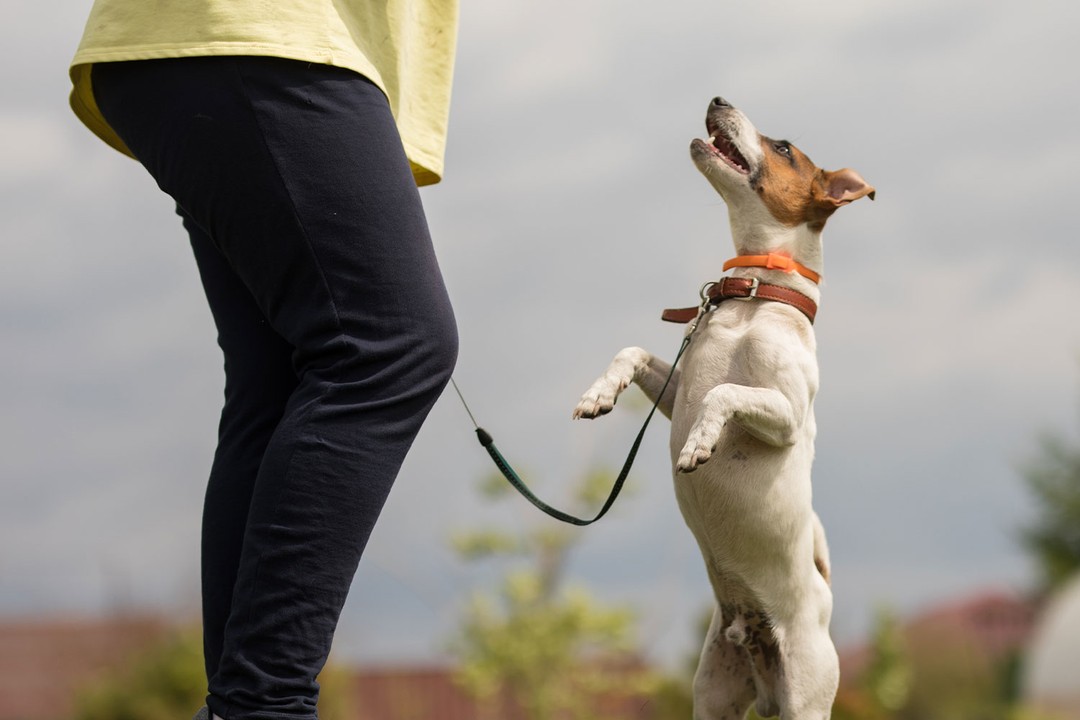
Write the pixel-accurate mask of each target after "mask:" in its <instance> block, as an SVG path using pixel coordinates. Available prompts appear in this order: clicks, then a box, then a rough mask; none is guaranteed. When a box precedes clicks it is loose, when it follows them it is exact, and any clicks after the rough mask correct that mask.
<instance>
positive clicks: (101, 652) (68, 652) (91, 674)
mask: <svg viewBox="0 0 1080 720" xmlns="http://www.w3.org/2000/svg"><path fill="white" fill-rule="evenodd" d="M169 629H170V625H169V624H168V623H167V622H166V620H165V619H164V618H161V617H147V616H123V617H114V618H105V619H92V620H91V619H75V618H70V619H62V620H57V619H53V620H36V619H35V620H23V621H20V620H8V621H5V622H0V720H64V719H65V718H69V717H71V713H72V710H73V708H74V702H75V697H76V695H77V694H78V693H79V691H80V690H81V689H83V688H85V687H87V686H88V685H90V684H92V683H93V682H94V680H95V679H97V678H100V677H102V676H103V675H106V674H108V673H110V672H113V671H116V670H118V669H119V668H122V667H124V666H125V665H127V664H128V663H130V662H131V661H132V660H133V659H134V658H135V657H137V656H138V655H139V654H141V653H142V652H143V651H145V650H146V648H148V647H150V646H151V645H153V644H154V643H156V642H159V641H160V640H161V639H162V638H164V637H165V636H166V635H167V634H168V632H169Z"/></svg>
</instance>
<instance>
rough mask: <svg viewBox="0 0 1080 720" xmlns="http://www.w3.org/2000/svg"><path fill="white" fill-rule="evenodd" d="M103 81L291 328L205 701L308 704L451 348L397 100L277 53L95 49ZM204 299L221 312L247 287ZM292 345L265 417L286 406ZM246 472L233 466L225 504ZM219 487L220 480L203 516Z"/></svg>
mask: <svg viewBox="0 0 1080 720" xmlns="http://www.w3.org/2000/svg"><path fill="white" fill-rule="evenodd" d="M94 82H95V85H96V87H97V93H98V101H99V104H100V105H101V108H102V111H103V113H104V114H105V116H106V118H108V119H109V122H110V124H112V125H113V127H114V128H115V129H116V130H117V132H118V133H119V134H120V136H121V137H122V138H124V140H125V142H126V143H127V144H128V146H129V147H130V148H131V149H132V151H133V152H134V153H135V155H136V156H137V157H138V158H139V159H140V161H141V162H142V163H143V164H144V165H145V166H146V167H147V169H148V170H149V171H150V173H151V174H152V175H153V176H154V178H155V179H156V180H157V182H158V184H159V185H160V186H161V187H162V189H164V190H165V191H166V192H168V193H169V194H170V195H172V196H173V197H174V198H175V199H176V200H177V203H178V205H179V206H180V207H181V208H183V210H184V212H185V213H186V214H187V215H189V216H190V218H191V221H190V222H193V223H195V224H196V226H197V227H198V228H200V229H202V230H204V231H205V233H206V236H207V237H208V238H209V239H210V240H211V242H212V243H213V245H214V247H215V248H216V249H217V250H218V251H219V252H220V257H221V258H222V259H223V260H224V263H225V264H226V265H227V267H228V268H230V269H231V270H232V271H233V272H234V273H235V276H236V278H237V279H238V280H239V281H240V282H242V283H243V285H244V287H246V289H247V291H248V292H249V294H250V297H251V298H252V299H253V301H254V304H255V306H256V307H257V308H258V309H259V311H260V312H261V315H262V317H263V318H264V319H265V321H266V323H267V324H268V326H269V328H270V329H272V331H273V333H275V334H276V335H278V336H279V337H280V339H281V343H282V344H283V345H285V346H288V347H289V348H291V351H292V358H291V360H292V363H291V371H292V373H293V375H294V377H295V380H296V385H295V387H294V388H293V390H292V392H291V394H289V396H288V399H287V401H286V402H285V403H284V406H283V407H281V408H280V409H281V410H282V414H281V419H280V421H279V422H278V423H277V424H276V427H275V428H274V430H273V432H272V434H271V436H270V438H269V442H268V444H267V446H266V450H265V452H264V453H263V455H262V457H261V461H260V463H259V467H258V471H257V475H256V477H255V479H254V482H253V484H252V485H251V501H250V506H249V510H248V517H247V521H246V525H245V526H244V535H243V543H242V550H241V553H240V556H239V560H238V563H237V564H236V567H237V574H236V582H235V585H234V587H233V588H232V591H231V592H232V603H231V609H230V612H229V615H228V620H227V623H226V625H225V628H224V634H223V636H222V648H221V656H220V662H219V663H218V664H217V666H216V668H214V667H213V658H210V657H208V658H207V664H208V668H210V670H211V672H212V673H213V675H212V677H210V678H209V683H210V697H209V705H210V707H211V709H212V710H213V711H214V713H215V714H217V715H220V716H222V717H225V718H228V719H229V720H233V719H237V718H272V717H313V716H314V713H315V710H314V703H315V699H316V697H317V685H316V684H315V675H316V674H317V673H318V671H319V670H320V669H321V667H322V665H323V663H324V662H325V660H326V656H327V654H328V652H329V649H330V642H331V639H332V637H333V633H334V629H335V627H336V623H337V619H338V615H339V613H340V611H341V606H342V604H343V603H344V601H345V596H346V593H347V591H348V587H349V584H350V582H351V579H352V576H353V573H354V572H355V569H356V565H357V562H358V561H359V558H360V555H361V553H362V551H363V547H364V544H365V543H366V541H367V538H368V536H369V534H370V532H371V530H372V527H373V525H374V523H375V520H376V518H377V516H378V514H379V512H380V510H381V508H382V505H383V502H384V501H385V499H386V495H387V493H388V492H389V489H390V486H391V484H392V483H393V480H394V477H395V476H396V474H397V471H398V469H399V467H400V464H401V462H402V460H403V458H404V455H405V453H406V452H407V450H408V447H409V445H410V444H411V442H412V440H413V438H414V437H415V435H416V433H417V431H418V430H419V427H420V425H421V423H422V422H423V420H424V418H425V417H426V415H427V413H428V411H429V410H430V408H431V406H432V404H434V402H435V400H436V398H437V397H438V396H439V394H440V393H441V391H442V389H443V387H444V385H445V384H446V382H447V381H448V379H449V375H450V372H451V370H452V367H453V363H454V359H455V357H456V350H457V336H456V330H455V327H454V323H453V317H452V313H451V310H450V306H449V302H448V299H447V296H446V292H445V289H444V287H443V284H442V280H441V276H440V273H439V269H438V265H437V263H436V260H435V256H434V252H433V250H432V247H431V242H430V238H429V236H428V231H427V225H426V221H425V219H424V215H423V210H422V207H421V205H420V200H419V194H418V192H417V190H416V186H415V184H414V182H413V179H412V176H411V173H410V171H409V166H408V162H407V160H406V159H405V156H404V153H403V151H402V149H401V143H400V140H399V138H398V136H397V132H396V129H395V126H394V124H393V118H392V117H391V115H390V111H389V106H388V103H387V102H386V99H385V97H384V96H383V95H382V93H381V92H380V91H379V90H378V89H377V88H375V87H374V86H373V85H372V84H370V83H369V82H368V81H366V80H364V79H363V78H361V77H359V76H357V75H355V74H353V73H350V72H348V71H343V70H337V69H334V68H327V67H324V66H311V65H308V64H306V63H297V62H291V61H285V60H276V59H272V58H193V59H185V60H176V61H148V62H138V63H124V64H116V65H112V66H99V67H98V68H96V69H95V77H94ZM203 265H204V263H203V262H200V267H202V266H203ZM204 272H205V270H204ZM209 295H210V292H209V291H208V296H209ZM211 303H212V304H219V305H224V306H225V307H224V308H221V307H218V308H215V310H214V314H215V318H217V319H218V323H219V331H222V332H224V330H222V325H223V323H222V321H221V319H220V316H226V315H230V313H232V312H233V307H234V301H232V300H222V301H220V302H219V301H215V300H214V299H213V298H211ZM225 324H227V323H225ZM256 334H257V335H258V333H256ZM263 339H264V340H265V336H263ZM228 342H229V341H224V340H223V342H222V344H223V347H225V345H226V344H228ZM271 344H273V343H271ZM240 345H241V346H243V341H241V342H240ZM280 350H281V346H279V348H278V350H276V351H272V352H270V353H269V355H270V356H271V358H269V359H268V361H267V362H268V367H267V368H266V369H265V370H264V375H265V376H268V377H271V378H275V379H274V380H271V381H268V382H269V384H270V385H271V386H273V387H274V388H275V390H273V391H271V392H269V393H268V398H267V402H266V406H265V408H264V409H263V414H259V413H255V415H256V416H258V417H262V418H265V417H268V416H269V415H270V414H272V412H276V410H273V411H271V410H270V409H269V408H270V407H271V406H275V405H276V406H278V407H280V401H281V395H280V392H279V391H280V389H281V384H282V382H283V380H282V375H283V372H282V369H281V367H280V356H281V355H280ZM245 351H246V348H244V349H243V350H241V351H240V354H242V355H245V357H246V358H247V361H250V360H251V359H253V358H254V357H256V356H257V355H258V353H257V352H254V353H253V352H245ZM226 352H227V354H228V352H229V351H228V350H226ZM227 362H228V361H227ZM230 377H232V376H231V375H230ZM237 382H242V381H241V380H239V379H238V380H237ZM249 387H250V388H252V389H253V386H249ZM242 415H243V414H241V416H242ZM238 417H240V416H238ZM225 419H226V418H225V417H224V416H223V430H224V423H225ZM236 422H237V423H239V424H240V425H241V426H242V425H243V423H244V422H245V421H244V420H242V419H237V420H236ZM241 429H245V430H250V428H241ZM251 432H252V433H254V434H257V431H251ZM238 434H240V435H243V433H242V432H239V433H238ZM225 436H226V433H224V432H223V435H222V437H223V439H224V438H225ZM260 442H261V441H260ZM240 444H241V445H243V444H244V443H242V442H241V443H240ZM256 444H257V443H254V444H252V445H251V447H254V446H255V445H256ZM250 452H251V451H250V450H248V451H240V452H238V455H239V456H243V457H245V458H247V459H246V460H243V461H233V460H229V461H228V462H226V461H225V460H223V461H222V472H223V473H226V474H228V473H229V472H231V471H230V470H226V469H225V467H226V466H228V467H233V466H236V467H239V466H242V465H244V463H245V462H249V461H250ZM225 454H227V453H225V451H222V450H220V449H219V455H221V456H224V455H225ZM234 463H235V465H234ZM236 472H237V476H238V477H239V476H242V475H243V473H244V471H242V470H237V471H236ZM230 482H235V483H236V484H235V485H234V486H230V485H229V483H230ZM244 482H250V480H248V481H245V480H243V479H237V478H228V479H225V480H223V481H222V484H221V487H223V488H226V487H227V488H229V489H228V490H223V491H222V493H223V495H224V496H225V497H226V498H227V499H226V500H222V501H221V503H222V507H226V508H228V506H234V505H236V504H237V502H236V499H235V497H232V494H233V492H234V491H235V492H240V493H241V494H242V492H243V491H241V490H239V488H242V486H243V483H244ZM212 491H213V492H217V491H216V490H214V489H213V488H212ZM212 504H213V505H215V510H213V511H211V510H210V505H212ZM217 504H218V500H216V499H215V498H214V496H213V493H208V498H207V505H208V510H207V518H208V523H209V524H212V522H211V521H210V516H211V514H212V513H216V512H218V508H217V507H216V506H217ZM239 504H242V503H239ZM221 512H222V513H223V514H224V515H227V516H228V517H229V519H228V520H227V521H226V524H230V523H232V522H233V516H232V514H233V513H234V512H236V510H235V509H232V508H228V509H224V510H222V511H221ZM214 536H215V533H214V532H213V530H212V528H211V529H210V532H209V537H210V538H211V539H212V538H213V537H214ZM224 544H225V545H226V546H228V545H229V542H225V543H224ZM216 552H217V551H216V549H212V548H207V549H206V550H205V551H204V554H205V555H214V553H216ZM216 559H217V558H215V560H216ZM212 562H213V561H212ZM221 562H222V564H223V565H224V566H228V565H230V563H231V561H229V560H228V559H227V558H224V557H223V558H222V559H221ZM217 574H218V572H217V571H214V572H210V573H208V578H210V577H214V576H216V575H217ZM222 574H223V575H227V574H228V573H227V572H223V573H222ZM207 592H208V594H210V595H213V594H215V593H221V594H222V597H224V596H225V594H227V591H223V590H213V589H207ZM219 601H220V599H219ZM212 604H213V603H212ZM212 644H213V643H208V647H211V646H212ZM210 652H211V653H212V652H214V651H213V649H212V647H211V650H210Z"/></svg>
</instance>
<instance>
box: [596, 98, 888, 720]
mask: <svg viewBox="0 0 1080 720" xmlns="http://www.w3.org/2000/svg"><path fill="white" fill-rule="evenodd" d="M705 126H706V129H707V131H708V134H709V139H708V140H700V139H699V140H694V141H693V142H692V143H691V145H690V154H691V156H692V157H693V159H694V163H695V164H696V165H697V167H698V169H699V170H700V171H701V172H702V174H704V175H705V177H706V178H707V179H708V180H709V182H710V183H711V184H712V185H713V187H714V188H716V190H717V192H719V193H720V195H721V197H723V198H724V201H725V202H726V203H727V205H728V211H729V216H730V221H731V230H732V235H733V238H734V241H735V250H736V252H737V257H736V258H734V259H732V260H730V261H728V263H726V264H725V266H724V269H725V270H727V269H728V268H731V267H734V268H735V269H734V271H733V273H732V275H731V276H729V277H726V278H724V279H723V280H722V281H720V282H717V283H713V284H712V285H711V286H710V287H709V289H708V291H707V294H706V297H705V302H704V303H703V308H704V310H703V311H701V312H702V313H703V314H700V315H699V313H698V312H696V311H697V309H696V308H695V309H693V310H691V311H690V312H689V314H686V311H672V312H669V313H668V314H667V319H673V320H683V321H686V320H691V319H692V318H695V316H696V317H697V319H696V320H695V322H694V325H692V326H691V328H692V329H691V330H690V331H689V332H693V333H694V335H693V342H691V343H690V345H689V346H688V348H687V350H686V353H685V356H684V358H685V359H684V360H683V361H682V362H683V365H682V367H681V368H679V370H678V372H677V373H676V374H675V375H674V376H673V377H672V380H671V384H670V385H669V387H668V390H667V391H666V392H664V397H663V398H661V400H660V404H659V408H660V410H661V412H663V413H664V414H665V415H667V416H668V417H669V418H670V419H671V458H672V464H673V466H674V476H675V492H676V496H677V497H678V501H679V507H680V509H681V510H682V514H683V517H684V518H685V520H686V523H687V525H688V526H689V527H690V529H691V530H692V531H693V533H694V536H695V538H696V539H697V541H698V544H699V545H700V547H701V552H702V555H703V556H704V559H705V565H706V568H707V570H708V574H709V580H710V582H711V584H712V588H713V591H714V592H715V595H716V601H717V606H716V609H715V611H714V613H713V619H712V624H711V626H710V628H709V632H708V635H707V637H706V639H705V646H704V649H703V650H702V653H701V662H700V664H699V666H698V671H697V675H696V677H695V679H694V717H695V718H696V719H697V720H720V719H721V718H724V719H726V720H737V719H738V718H742V717H743V716H744V715H745V714H746V711H747V709H748V708H749V707H750V705H751V704H752V703H754V702H755V701H756V707H757V711H758V713H760V714H761V715H763V716H769V715H775V714H777V713H779V714H780V716H781V718H784V719H785V720H804V719H805V720H811V719H812V720H826V719H827V718H828V717H829V715H830V712H831V708H832V703H833V700H834V699H835V696H836V688H837V682H838V679H839V668H838V664H837V656H836V650H835V648H834V647H833V644H832V640H831V639H830V637H829V618H830V616H831V614H832V593H831V592H830V589H829V560H828V549H827V547H826V544H825V533H824V531H823V530H822V528H821V523H820V521H819V520H818V517H817V515H816V514H815V513H814V510H813V508H812V507H811V492H810V466H811V463H812V461H813V457H814V435H815V432H816V428H815V424H814V411H813V402H814V396H815V394H816V393H817V389H818V368H817V359H816V348H815V340H814V332H813V327H812V322H813V316H814V313H815V312H816V310H817V303H818V302H819V300H820V292H819V289H818V281H819V280H820V274H821V272H822V244H821V231H822V228H823V227H824V226H825V221H826V220H827V219H828V218H829V216H831V215H832V213H833V212H835V211H836V209H837V208H839V207H840V206H842V205H846V204H847V203H850V202H852V201H853V200H857V199H858V198H861V197H864V196H869V197H870V198H871V199H873V197H874V189H873V188H872V187H870V186H869V185H868V184H867V183H866V181H865V180H863V179H862V177H860V176H859V174H858V173H856V172H855V171H853V170H849V169H844V170H838V171H835V172H827V171H824V170H822V169H820V168H818V167H816V166H815V165H814V164H813V163H811V162H810V160H809V158H807V157H806V155H804V154H803V153H802V152H800V151H799V150H798V149H797V148H796V147H795V146H794V145H792V144H791V143H789V142H787V141H784V140H774V139H772V138H768V137H765V136H764V135H762V134H760V133H759V132H758V131H757V129H756V128H755V127H754V126H753V125H752V124H751V123H750V121H749V120H748V119H747V117H746V116H745V115H744V114H743V113H742V112H740V111H739V110H737V109H736V108H734V107H732V105H731V104H730V103H728V102H727V101H725V100H724V99H723V98H716V99H714V100H713V101H712V102H711V103H710V105H709V109H708V113H707V115H706V119H705ZM729 298H730V299H731V300H729ZM734 298H738V299H743V300H746V302H737V301H735V300H734ZM695 328H696V329H695ZM670 369H671V366H670V365H669V364H668V363H666V362H664V361H663V360H660V359H658V358H656V357H654V356H653V355H651V354H649V353H648V352H646V351H645V350H642V349H641V348H627V349H625V350H623V351H622V352H620V353H619V354H618V355H617V356H616V357H615V359H614V361H612V363H611V365H610V366H609V367H608V369H607V371H606V372H604V374H603V375H602V376H601V377H600V378H599V379H598V380H597V381H596V382H595V383H593V385H592V387H590V388H589V390H588V391H587V392H586V393H585V394H584V395H583V396H582V398H581V401H580V403H578V405H577V407H576V408H575V410H574V417H575V418H593V417H597V416H599V415H602V414H604V413H606V412H608V411H610V410H611V409H612V407H613V406H614V404H615V399H616V397H617V396H618V395H619V393H620V392H622V391H623V390H624V389H625V388H626V387H627V386H628V385H629V384H630V383H631V382H635V383H637V384H638V385H639V386H640V387H641V388H642V390H644V392H645V394H646V395H648V396H649V397H650V398H651V399H652V400H653V401H655V400H656V397H657V395H658V394H659V393H660V392H661V388H662V386H663V383H664V380H665V379H666V378H667V376H668V373H669V371H670Z"/></svg>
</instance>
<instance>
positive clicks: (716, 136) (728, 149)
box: [708, 130, 750, 175]
mask: <svg viewBox="0 0 1080 720" xmlns="http://www.w3.org/2000/svg"><path fill="white" fill-rule="evenodd" d="M708 142H709V144H710V145H712V147H713V148H714V149H715V150H716V154H717V155H719V156H720V157H722V158H723V159H724V161H725V162H727V164H728V165H730V166H731V167H732V168H734V169H735V170H737V171H738V172H741V173H742V174H743V175H749V174H750V163H748V162H747V161H746V158H744V157H743V156H742V153H740V152H739V150H738V148H736V147H735V144H734V143H733V142H731V139H730V138H729V137H728V136H727V135H725V134H724V133H723V132H722V131H721V130H715V131H713V132H712V133H711V134H710V136H709V141H708Z"/></svg>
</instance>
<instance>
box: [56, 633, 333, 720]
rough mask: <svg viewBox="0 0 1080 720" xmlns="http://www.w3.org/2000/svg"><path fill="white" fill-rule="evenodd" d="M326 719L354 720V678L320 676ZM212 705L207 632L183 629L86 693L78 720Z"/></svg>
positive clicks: (186, 713) (167, 714) (168, 713)
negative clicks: (204, 650)
mask: <svg viewBox="0 0 1080 720" xmlns="http://www.w3.org/2000/svg"><path fill="white" fill-rule="evenodd" d="M319 680H320V683H321V685H322V691H321V693H320V697H319V714H320V717H322V718H323V720H344V719H345V718H347V717H348V710H347V708H348V676H347V674H346V673H344V672H343V671H340V670H335V669H334V668H331V667H328V668H327V669H326V670H324V671H323V673H322V675H320V676H319ZM205 704H206V675H205V670H204V668H203V655H202V631H201V629H200V628H199V627H197V626H196V627H189V628H184V629H178V630H176V631H175V632H173V633H171V634H170V635H169V636H167V637H166V638H165V639H164V640H162V641H161V642H159V643H157V644H155V645H154V646H152V647H150V648H149V649H147V650H146V651H145V652H144V653H142V654H140V655H139V656H137V657H135V658H134V659H133V660H132V661H131V663H130V664H129V665H128V666H126V667H124V668H121V669H120V670H118V671H116V672H113V673H110V674H109V675H106V676H105V677H104V678H101V679H100V680H98V681H97V682H95V683H94V684H93V686H92V687H88V688H87V689H86V690H85V691H84V692H82V693H81V694H80V696H79V697H78V699H77V700H76V704H75V716H74V717H75V720H177V718H189V717H191V716H192V715H194V714H195V711H196V710H198V709H199V708H200V707H201V706H202V705H205Z"/></svg>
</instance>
